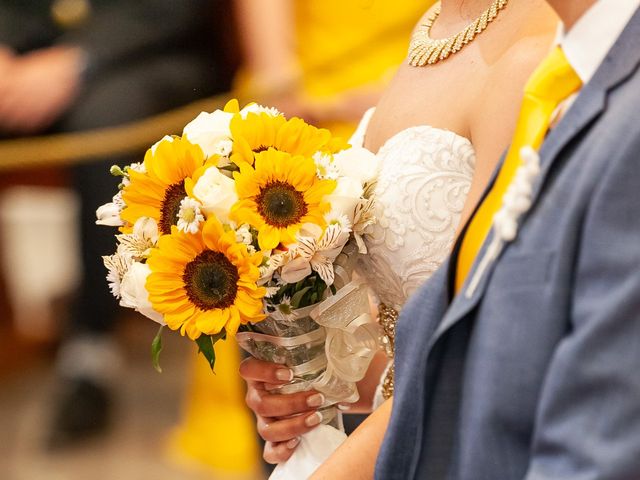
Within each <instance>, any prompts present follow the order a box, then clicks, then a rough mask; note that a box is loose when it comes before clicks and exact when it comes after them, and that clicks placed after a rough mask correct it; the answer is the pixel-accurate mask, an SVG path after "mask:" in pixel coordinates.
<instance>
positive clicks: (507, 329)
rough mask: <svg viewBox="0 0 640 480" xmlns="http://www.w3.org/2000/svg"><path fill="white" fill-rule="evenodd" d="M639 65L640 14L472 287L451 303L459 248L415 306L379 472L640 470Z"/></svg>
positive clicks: (440, 475) (627, 478)
mask: <svg viewBox="0 0 640 480" xmlns="http://www.w3.org/2000/svg"><path fill="white" fill-rule="evenodd" d="M639 65H640V11H638V12H636V14H635V15H634V17H633V18H632V20H631V21H630V22H629V24H628V25H627V27H626V29H625V31H624V32H623V34H622V35H621V36H620V38H619V39H618V41H617V42H616V44H615V46H614V47H613V48H612V50H611V51H610V52H609V54H608V56H607V57H606V59H605V60H604V62H603V63H602V65H601V67H600V68H599V70H598V71H597V73H596V74H595V75H594V77H593V79H592V80H591V81H590V82H589V84H587V85H586V86H585V87H583V89H582V91H581V93H580V95H579V96H578V98H577V100H576V102H575V103H574V104H573V106H572V107H571V109H570V110H569V111H568V112H567V114H566V115H565V117H564V118H563V120H562V121H561V122H560V124H559V125H558V126H557V127H556V128H555V129H553V131H551V132H550V134H549V135H548V137H547V139H546V141H545V142H544V144H543V146H542V148H541V150H540V156H541V166H542V174H541V175H540V177H539V178H538V180H537V181H536V185H535V188H534V205H533V207H532V209H531V210H530V211H529V213H528V214H527V215H526V217H525V218H524V219H522V220H521V224H520V233H519V235H518V237H517V238H516V240H515V241H514V242H513V243H510V244H508V245H507V246H506V247H505V249H504V250H503V252H502V254H501V255H500V257H499V258H498V259H497V260H496V261H494V262H493V263H492V265H490V267H489V269H488V270H487V271H486V272H485V274H484V276H483V278H482V281H481V283H480V285H479V287H478V288H477V289H476V290H475V293H474V294H473V295H472V296H471V297H470V298H467V296H466V295H458V296H456V297H455V298H454V299H453V301H450V297H451V295H450V291H451V277H452V271H453V268H452V267H453V265H454V264H455V260H451V261H450V262H448V263H446V264H445V265H443V267H442V268H441V269H440V270H439V271H438V272H437V273H436V274H435V275H434V276H433V277H432V278H431V280H430V281H429V282H427V284H426V285H424V286H423V287H422V288H421V290H419V291H418V292H417V294H416V295H415V296H414V297H413V298H412V299H411V300H410V302H409V303H408V304H407V306H406V307H405V309H404V310H403V313H402V316H401V318H400V320H399V324H398V333H397V339H396V352H397V354H396V386H395V397H394V406H393V413H392V416H391V422H390V425H389V429H388V431H387V434H386V437H385V441H384V443H383V446H382V449H381V452H380V455H379V458H378V462H377V465H376V478H378V479H384V480H387V479H402V480H407V479H413V478H428V479H430V480H440V479H447V480H510V479H520V480H521V479H526V480H542V479H544V480H551V479H553V480H596V479H598V480H614V479H615V480H623V479H624V480H632V479H634V480H635V479H640V70H639ZM491 236H492V234H490V238H489V239H488V241H490V239H491ZM487 243H488V242H487ZM484 249H486V243H485V246H484V247H483V249H482V250H481V252H480V255H479V257H481V256H482V254H483V251H484ZM455 255H456V253H455V251H454V255H453V258H455ZM475 268H477V264H476V266H475V267H474V268H473V269H472V272H471V274H470V275H469V278H471V277H472V276H473V272H474V271H475Z"/></svg>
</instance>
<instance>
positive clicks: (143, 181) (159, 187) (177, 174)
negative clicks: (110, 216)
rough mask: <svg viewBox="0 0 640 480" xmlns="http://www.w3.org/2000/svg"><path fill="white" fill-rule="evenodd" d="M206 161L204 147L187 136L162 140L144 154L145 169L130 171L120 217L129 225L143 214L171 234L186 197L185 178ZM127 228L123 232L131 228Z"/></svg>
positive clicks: (161, 229) (163, 231) (123, 194)
mask: <svg viewBox="0 0 640 480" xmlns="http://www.w3.org/2000/svg"><path fill="white" fill-rule="evenodd" d="M204 163H205V157H204V154H203V152H202V149H201V148H200V147H199V146H197V145H194V144H192V143H190V142H189V141H188V140H187V139H186V138H180V137H173V138H171V139H165V140H162V141H160V142H159V143H158V144H157V146H156V148H155V150H154V149H153V148H151V149H149V150H148V151H147V153H146V155H145V157H144V167H145V168H144V170H145V171H144V172H138V171H134V170H129V180H130V183H129V184H128V185H127V186H126V187H125V188H124V190H123V192H122V199H123V200H124V203H125V208H124V210H123V211H122V213H121V218H122V219H123V220H124V221H125V222H127V223H128V224H130V225H133V224H135V223H136V220H138V219H139V218H140V217H150V218H153V219H154V220H156V222H158V228H159V230H160V233H162V234H168V233H171V226H172V225H175V224H176V223H177V221H178V219H177V217H178V212H179V211H180V202H182V199H183V198H184V197H186V196H187V193H186V192H185V188H184V180H185V178H187V177H190V176H191V175H193V173H194V172H195V171H196V170H197V169H198V168H199V167H201V166H202V165H203V164H204ZM130 229H131V227H130V226H129V227H126V228H124V229H123V230H124V231H130Z"/></svg>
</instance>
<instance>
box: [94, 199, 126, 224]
mask: <svg viewBox="0 0 640 480" xmlns="http://www.w3.org/2000/svg"><path fill="white" fill-rule="evenodd" d="M120 211H121V208H120V206H119V205H117V204H116V203H114V202H110V203H105V204H104V205H102V206H101V207H98V209H97V210H96V218H97V220H96V224H97V225H107V226H108V227H121V226H122V225H124V222H123V221H122V219H121V218H120Z"/></svg>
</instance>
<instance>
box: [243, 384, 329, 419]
mask: <svg viewBox="0 0 640 480" xmlns="http://www.w3.org/2000/svg"><path fill="white" fill-rule="evenodd" d="M245 401H246V403H247V405H248V407H249V408H250V409H251V410H253V411H254V413H255V414H256V415H259V416H261V417H288V416H290V415H296V414H299V413H304V412H310V411H312V410H314V409H316V408H318V407H320V406H321V405H322V404H323V403H324V395H322V394H321V393H318V392H314V391H309V392H298V393H290V394H284V395H279V394H276V393H268V392H265V391H264V390H259V389H256V388H248V389H247V396H246V397H245Z"/></svg>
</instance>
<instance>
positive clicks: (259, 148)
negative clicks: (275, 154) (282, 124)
mask: <svg viewBox="0 0 640 480" xmlns="http://www.w3.org/2000/svg"><path fill="white" fill-rule="evenodd" d="M269 148H270V147H269V145H258V146H257V147H256V148H254V149H253V153H260V152H266V151H267V150H269Z"/></svg>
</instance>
